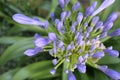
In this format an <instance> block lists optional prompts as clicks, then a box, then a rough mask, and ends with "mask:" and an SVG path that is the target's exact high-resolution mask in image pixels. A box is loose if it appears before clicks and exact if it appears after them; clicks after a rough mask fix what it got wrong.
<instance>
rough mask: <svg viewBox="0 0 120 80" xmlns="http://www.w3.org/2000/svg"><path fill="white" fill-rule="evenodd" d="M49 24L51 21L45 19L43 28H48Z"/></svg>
mask: <svg viewBox="0 0 120 80" xmlns="http://www.w3.org/2000/svg"><path fill="white" fill-rule="evenodd" d="M48 26H49V22H48V21H45V22H44V25H43V28H45V29H47V28H48Z"/></svg>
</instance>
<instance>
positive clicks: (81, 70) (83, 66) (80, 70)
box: [77, 64, 86, 73]
mask: <svg viewBox="0 0 120 80" xmlns="http://www.w3.org/2000/svg"><path fill="white" fill-rule="evenodd" d="M77 68H78V71H79V72H80V73H85V72H86V65H82V64H78V65H77Z"/></svg>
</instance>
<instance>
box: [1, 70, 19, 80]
mask: <svg viewBox="0 0 120 80" xmlns="http://www.w3.org/2000/svg"><path fill="white" fill-rule="evenodd" d="M18 70H19V69H18V68H17V69H13V70H10V71H8V72H5V73H4V74H2V75H0V80H13V75H14V74H15V73H16V72H17V71H18Z"/></svg>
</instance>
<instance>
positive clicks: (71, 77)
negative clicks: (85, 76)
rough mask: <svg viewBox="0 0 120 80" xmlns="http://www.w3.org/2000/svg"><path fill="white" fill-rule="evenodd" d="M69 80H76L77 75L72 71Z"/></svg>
mask: <svg viewBox="0 0 120 80" xmlns="http://www.w3.org/2000/svg"><path fill="white" fill-rule="evenodd" d="M68 80H76V77H75V75H74V74H73V73H72V72H71V71H69V73H68Z"/></svg>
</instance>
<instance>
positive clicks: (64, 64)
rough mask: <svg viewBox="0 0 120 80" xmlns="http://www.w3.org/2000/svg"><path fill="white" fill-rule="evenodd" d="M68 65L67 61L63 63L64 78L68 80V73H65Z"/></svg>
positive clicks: (63, 79)
mask: <svg viewBox="0 0 120 80" xmlns="http://www.w3.org/2000/svg"><path fill="white" fill-rule="evenodd" d="M66 66H67V62H66V61H65V62H64V63H63V71H62V80H67V77H68V75H67V74H66V73H65V69H66Z"/></svg>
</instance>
